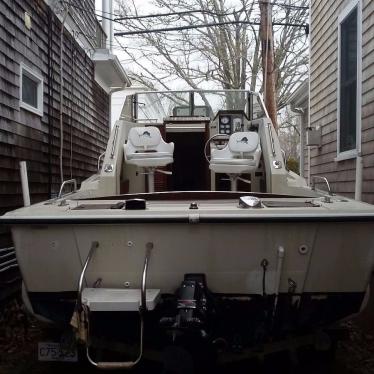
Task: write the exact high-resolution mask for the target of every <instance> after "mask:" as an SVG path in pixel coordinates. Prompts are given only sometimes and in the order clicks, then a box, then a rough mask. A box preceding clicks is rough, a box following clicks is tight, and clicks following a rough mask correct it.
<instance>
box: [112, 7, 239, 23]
mask: <svg viewBox="0 0 374 374" xmlns="http://www.w3.org/2000/svg"><path fill="white" fill-rule="evenodd" d="M244 9H245V8H242V9H239V10H234V11H232V12H230V13H218V12H213V11H211V10H205V9H200V10H184V11H180V12H169V13H154V14H145V15H142V16H126V17H118V18H115V20H116V21H125V20H137V19H144V18H156V17H168V16H182V15H187V14H194V13H203V14H211V15H215V16H230V15H233V14H235V13H237V12H241V11H243V10H244Z"/></svg>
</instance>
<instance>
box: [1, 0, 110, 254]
mask: <svg viewBox="0 0 374 374" xmlns="http://www.w3.org/2000/svg"><path fill="white" fill-rule="evenodd" d="M80 3H81V4H83V5H84V6H85V7H87V9H92V13H89V12H83V11H82V14H81V15H80V17H81V22H82V25H83V26H84V25H86V26H85V27H88V25H91V26H92V27H91V29H89V28H88V29H87V30H88V31H87V32H88V33H89V34H90V33H92V35H94V34H95V23H94V22H95V19H94V17H95V16H94V13H93V9H94V0H92V1H91V0H85V1H82V2H80ZM25 11H27V12H28V13H29V14H30V15H31V21H32V27H31V29H30V30H28V29H27V28H26V27H25V23H24V14H25ZM60 30H61V23H60V22H59V20H58V19H57V17H56V16H55V14H54V13H53V12H52V11H51V10H50V8H49V7H48V6H47V5H46V4H45V2H44V1H43V0H12V1H0V214H3V213H4V212H6V211H8V210H11V209H14V208H16V207H19V206H21V205H22V193H21V185H20V177H19V161H20V160H26V161H27V165H28V172H29V183H30V191H31V195H32V196H31V202H32V203H33V202H37V201H41V200H44V199H47V198H49V197H50V195H51V193H52V194H53V193H55V192H57V191H58V188H59V184H60V177H59V142H60V123H59V109H60V75H59V69H60ZM64 40H65V44H64V47H65V53H64V56H63V60H64V64H63V65H64V76H65V88H64V111H63V122H64V175H65V179H70V177H73V178H77V179H78V182H80V181H81V180H82V179H84V178H85V177H87V176H89V175H91V174H92V173H93V172H94V171H95V170H96V165H97V158H98V155H99V154H100V153H101V152H102V151H103V150H104V148H105V145H106V142H107V139H108V135H109V96H108V95H107V94H106V93H105V91H104V90H103V89H102V88H101V87H100V86H99V85H98V84H97V83H96V82H95V80H94V65H93V62H92V61H91V59H90V58H89V56H88V55H87V53H86V52H85V51H84V50H83V49H82V48H81V47H80V46H79V45H78V44H77V42H76V41H75V40H74V39H73V38H72V37H71V35H70V34H69V33H68V32H66V31H65V33H64ZM21 62H23V63H24V64H25V65H27V66H28V67H30V68H32V69H33V70H35V71H36V72H38V73H39V74H41V75H42V76H43V79H44V107H43V111H44V115H43V117H40V116H38V115H36V114H33V113H31V112H29V111H27V110H24V109H22V108H20V106H19V94H20V93H19V92H20V91H19V83H20V76H19V75H20V63H21ZM1 232H4V228H0V247H1V246H3V245H7V243H6V242H7V241H8V240H9V238H8V237H5V236H4V235H1Z"/></svg>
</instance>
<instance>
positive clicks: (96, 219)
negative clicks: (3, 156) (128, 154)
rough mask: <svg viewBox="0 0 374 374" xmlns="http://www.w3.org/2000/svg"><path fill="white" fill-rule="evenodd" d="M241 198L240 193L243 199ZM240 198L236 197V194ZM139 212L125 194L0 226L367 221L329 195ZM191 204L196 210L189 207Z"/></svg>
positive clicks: (40, 211)
mask: <svg viewBox="0 0 374 374" xmlns="http://www.w3.org/2000/svg"><path fill="white" fill-rule="evenodd" d="M244 195H245V194H243V196H244ZM238 196H240V195H238ZM142 197H143V198H144V200H146V202H145V203H146V204H145V206H146V207H145V209H136V210H126V209H125V202H126V196H125V195H122V196H118V197H117V199H114V198H113V197H111V198H109V199H108V200H105V199H82V200H79V199H60V200H53V201H48V202H43V203H39V204H35V205H33V206H31V207H27V208H20V209H18V210H16V211H13V212H9V213H7V214H6V215H5V216H3V217H2V218H1V221H2V223H8V224H16V223H26V222H27V223H44V224H46V223H112V222H118V223H120V222H130V223H131V222H134V223H135V222H155V223H156V222H189V223H199V222H201V223H204V222H229V221H231V222H235V221H237V222H245V221H263V220H265V221H278V220H281V221H298V220H303V221H305V220H308V221H309V220H312V221H315V220H318V221H340V220H342V221H347V220H348V221H352V220H353V221H357V220H358V221H368V220H369V221H371V220H374V207H373V206H372V205H369V204H366V203H362V202H357V201H354V200H350V199H345V198H342V197H340V196H339V197H338V196H331V197H330V202H329V201H326V200H325V197H318V198H305V197H304V198H303V197H301V198H295V197H282V198H279V197H278V198H275V197H273V196H269V197H264V198H261V199H260V200H261V207H259V208H243V207H240V206H239V198H235V199H201V200H192V199H184V200H152V199H151V200H150V201H148V199H146V197H147V196H146V194H143V195H142ZM192 203H196V205H197V209H196V208H195V209H191V207H194V206H191V204H192Z"/></svg>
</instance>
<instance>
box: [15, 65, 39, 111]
mask: <svg viewBox="0 0 374 374" xmlns="http://www.w3.org/2000/svg"><path fill="white" fill-rule="evenodd" d="M19 66H20V68H19V106H20V108H23V109H26V110H28V111H29V112H32V113H35V114H37V115H38V116H40V117H43V114H44V113H43V112H44V110H43V107H44V105H43V84H44V83H43V77H42V76H41V75H40V74H39V73H37V72H35V71H34V70H32V69H31V68H30V67H28V66H27V65H25V64H24V63H23V62H21V63H20V65H19ZM23 75H27V76H28V77H29V78H30V79H31V80H33V81H34V82H36V83H37V85H38V86H37V98H36V102H37V107H34V106H32V105H30V104H28V103H26V102H24V101H23V100H22V77H23Z"/></svg>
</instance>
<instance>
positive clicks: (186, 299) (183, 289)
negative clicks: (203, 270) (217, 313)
mask: <svg viewBox="0 0 374 374" xmlns="http://www.w3.org/2000/svg"><path fill="white" fill-rule="evenodd" d="M176 297H177V304H176V315H175V316H174V317H164V318H162V319H161V320H160V324H161V326H163V327H165V328H167V329H168V330H169V331H171V332H172V335H173V340H175V338H176V336H177V335H183V334H187V335H190V334H193V335H194V334H196V333H197V334H198V335H200V337H202V338H205V337H206V336H207V332H206V328H207V315H208V313H209V312H210V311H211V310H210V309H211V305H210V304H211V303H210V302H209V291H208V288H207V285H206V279H205V274H185V276H184V280H183V282H182V284H181V286H180V288H179V289H178V290H177V292H176Z"/></svg>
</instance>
